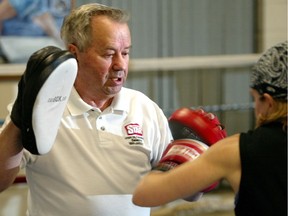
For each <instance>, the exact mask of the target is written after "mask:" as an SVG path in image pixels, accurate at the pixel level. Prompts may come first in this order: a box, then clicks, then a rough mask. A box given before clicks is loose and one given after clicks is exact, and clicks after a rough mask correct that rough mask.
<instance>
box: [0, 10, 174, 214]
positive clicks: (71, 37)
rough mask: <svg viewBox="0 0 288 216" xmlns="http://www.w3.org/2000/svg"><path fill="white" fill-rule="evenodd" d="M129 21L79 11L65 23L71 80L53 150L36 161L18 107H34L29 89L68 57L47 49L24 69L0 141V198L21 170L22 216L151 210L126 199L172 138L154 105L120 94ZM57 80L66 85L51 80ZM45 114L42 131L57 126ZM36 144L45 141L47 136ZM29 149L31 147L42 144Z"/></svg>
mask: <svg viewBox="0 0 288 216" xmlns="http://www.w3.org/2000/svg"><path fill="white" fill-rule="evenodd" d="M128 21H129V15H128V14H127V13H126V12H125V11H123V10H121V9H117V8H112V7H108V6H104V5H100V4H87V5H82V6H80V7H79V8H76V9H74V10H73V11H72V12H71V13H70V14H69V15H68V16H67V17H65V19H64V22H63V26H62V29H61V36H62V39H63V41H64V43H65V45H66V47H67V50H69V51H70V53H72V54H73V56H74V57H75V59H76V60H77V67H78V72H77V77H76V80H75V83H74V87H73V89H72V91H71V94H70V97H69V100H68V102H67V106H65V109H64V114H63V116H61V122H60V125H59V129H58V130H57V136H56V138H55V142H54V143H53V146H52V149H51V150H50V151H48V152H46V153H45V154H39V152H38V150H39V148H37V147H36V146H35V143H34V141H33V137H34V135H33V133H32V132H31V131H33V130H34V134H35V136H36V130H35V128H36V126H35V125H33V126H31V127H30V126H29V127H26V126H25V125H26V124H27V122H30V123H31V119H30V117H31V116H29V115H28V113H27V112H25V110H26V109H24V111H23V107H24V108H25V107H26V108H27V107H30V106H29V105H31V104H28V105H27V103H32V107H33V99H31V97H29V96H30V95H31V94H33V95H35V90H31V89H34V88H36V87H37V86H38V87H39V85H40V84H39V82H38V81H39V80H40V81H41V80H43V79H41V76H42V74H43V76H47V74H49V73H50V74H52V75H53V76H54V74H55V76H56V77H57V76H59V75H61V74H62V73H59V70H58V69H57V68H58V67H57V64H59V62H61V60H60V59H64V62H66V61H67V58H66V57H65V55H67V54H65V55H64V54H62V52H61V51H58V50H57V49H55V47H54V48H53V47H46V48H45V49H41V50H39V51H37V52H36V53H34V54H33V55H32V56H31V58H30V60H29V61H28V63H27V68H26V72H25V74H24V75H23V77H22V79H21V81H20V82H19V91H18V97H17V99H16V102H15V103H14V105H13V107H12V111H11V115H9V116H8V117H7V119H6V121H5V122H4V125H3V127H2V128H1V134H0V158H1V159H0V191H3V190H5V189H6V188H8V187H9V186H10V185H11V184H12V182H13V181H14V179H15V177H16V176H17V173H18V171H19V169H20V168H25V170H26V178H27V183H28V186H29V193H28V210H27V215H31V216H34V215H37V216H38V215H41V216H45V215H55V216H63V215H70V216H73V215H75V216H79V215H83V216H84V215H87V216H92V215H95V216H96V215H97V216H117V215H119V216H135V215H137V216H149V215H150V208H143V207H139V206H136V205H134V204H133V203H132V193H133V191H134V189H135V187H136V185H137V183H138V182H139V180H140V179H141V178H142V177H143V176H144V175H145V174H146V173H148V172H149V171H150V170H151V169H152V167H154V166H155V165H156V164H157V163H158V161H159V160H160V158H161V156H162V154H163V152H164V150H165V148H166V147H167V145H168V144H169V143H170V142H171V140H172V135H171V131H170V128H169V125H168V120H167V118H166V116H165V115H164V113H163V111H162V110H161V109H160V108H159V106H158V105H157V104H156V103H155V102H153V101H152V100H151V99H149V98H148V97H147V96H145V95H144V94H143V93H141V92H139V91H136V90H132V89H128V88H125V87H123V85H124V83H125V81H126V79H127V76H128V65H129V53H130V50H131V47H132V44H131V35H130V30H129V26H128ZM69 58H71V56H70V57H69ZM57 62H58V63H57ZM67 64H68V63H67ZM60 66H61V65H60ZM60 66H59V67H60ZM68 66H69V64H68ZM55 67H56V69H55V70H56V71H55V72H51V70H53V68H55ZM65 71H66V70H63V73H65ZM57 72H58V74H57ZM68 72H69V71H68ZM53 76H52V77H53ZM49 77H51V75H50V76H49ZM49 77H48V80H50V79H52V78H49ZM60 77H61V76H60ZM52 80H53V79H52ZM59 80H60V81H62V82H66V80H65V79H61V78H57V79H55V81H59ZM42 82H43V81H42ZM57 83H58V82H57ZM45 84H46V82H45ZM43 88H44V87H43ZM38 90H39V89H38ZM41 91H42V89H41ZM48 94H50V93H49V92H48ZM23 98H24V99H23ZM41 98H43V97H41ZM41 98H40V99H41ZM65 99H66V97H60V96H57V97H55V98H54V97H53V98H50V97H49V99H48V102H51V103H55V106H56V104H57V103H60V102H63V101H65ZM44 102H46V100H45V101H44ZM51 103H49V107H51V106H52V105H51ZM37 105H39V104H37ZM43 108H46V106H44V107H43ZM28 110H30V109H29V108H28ZM34 111H35V110H34ZM40 111H41V110H40ZM30 114H31V113H30ZM50 114H51V113H50ZM52 114H53V113H52ZM52 114H51V119H50V120H49V121H44V122H43V120H42V121H41V122H42V124H43V125H44V124H45V125H48V126H49V124H50V122H51V121H52V120H54V118H56V116H55V115H54V116H53V115H52ZM31 115H32V114H31ZM32 116H33V115H32ZM45 117H46V116H45ZM39 118H40V120H41V116H40V117H39ZM11 120H12V121H11ZM23 125H24V126H23ZM38 126H39V127H41V125H38ZM54 127H56V126H55V125H51V126H50V127H49V128H54ZM32 129H33V130H32ZM26 135H27V136H28V139H26V138H25V137H26ZM43 136H44V137H42V139H48V138H50V132H49V130H48V129H47V132H46V133H45V134H44V135H43ZM36 137H38V136H36ZM34 138H35V137H34ZM23 141H24V142H23ZM36 143H37V146H38V144H39V143H40V144H41V140H38V141H36ZM23 146H25V149H23ZM38 147H39V146H38ZM31 152H32V153H31Z"/></svg>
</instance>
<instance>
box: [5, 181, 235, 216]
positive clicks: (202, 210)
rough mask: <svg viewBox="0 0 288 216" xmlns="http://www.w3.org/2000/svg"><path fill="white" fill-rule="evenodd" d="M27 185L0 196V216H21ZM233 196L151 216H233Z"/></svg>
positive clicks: (221, 194)
mask: <svg viewBox="0 0 288 216" xmlns="http://www.w3.org/2000/svg"><path fill="white" fill-rule="evenodd" d="M26 196H27V185H26V184H17V185H15V186H12V187H10V188H9V189H7V190H6V191H4V192H2V193H1V194H0V216H23V215H25V210H26V205H27V202H26ZM233 202H234V194H233V192H232V191H231V190H230V189H229V188H224V189H223V188H222V189H217V190H215V191H213V192H209V193H207V194H204V196H203V197H202V198H201V199H200V200H198V201H197V202H186V201H184V200H177V201H174V202H171V203H169V204H166V205H164V206H160V207H157V208H152V213H151V216H234V213H233Z"/></svg>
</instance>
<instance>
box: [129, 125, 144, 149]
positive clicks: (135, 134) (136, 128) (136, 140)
mask: <svg viewBox="0 0 288 216" xmlns="http://www.w3.org/2000/svg"><path fill="white" fill-rule="evenodd" d="M124 127H125V130H126V133H127V135H128V136H127V137H126V138H125V139H127V140H128V141H129V144H130V145H143V143H144V141H143V131H142V127H141V126H140V125H139V124H137V123H131V124H128V125H125V126H124Z"/></svg>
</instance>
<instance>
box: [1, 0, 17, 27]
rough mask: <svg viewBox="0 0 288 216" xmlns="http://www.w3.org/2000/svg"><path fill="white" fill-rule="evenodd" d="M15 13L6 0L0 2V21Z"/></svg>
mask: <svg viewBox="0 0 288 216" xmlns="http://www.w3.org/2000/svg"><path fill="white" fill-rule="evenodd" d="M16 15H17V12H16V10H15V9H14V8H13V7H12V5H11V4H10V3H9V1H8V0H3V1H2V2H1V3H0V22H1V21H3V20H5V19H10V18H12V17H14V16H16Z"/></svg>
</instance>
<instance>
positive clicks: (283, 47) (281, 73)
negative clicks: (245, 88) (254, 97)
mask: <svg viewBox="0 0 288 216" xmlns="http://www.w3.org/2000/svg"><path fill="white" fill-rule="evenodd" d="M287 52H288V50H287V41H285V42H283V43H279V44H277V45H275V46H273V47H271V48H270V49H268V50H267V51H266V52H265V53H264V54H263V55H262V56H261V57H260V59H259V60H258V62H257V63H256V65H255V66H254V67H253V68H252V76H251V85H250V86H251V88H254V89H256V90H257V91H258V92H259V93H260V94H264V93H268V94H269V95H271V96H272V97H273V98H275V99H282V100H283V99H284V100H287Z"/></svg>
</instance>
